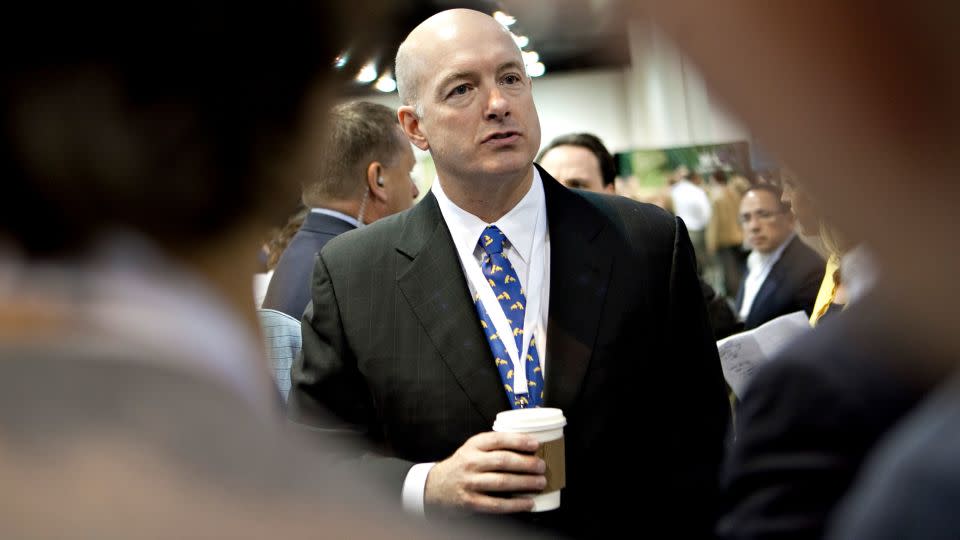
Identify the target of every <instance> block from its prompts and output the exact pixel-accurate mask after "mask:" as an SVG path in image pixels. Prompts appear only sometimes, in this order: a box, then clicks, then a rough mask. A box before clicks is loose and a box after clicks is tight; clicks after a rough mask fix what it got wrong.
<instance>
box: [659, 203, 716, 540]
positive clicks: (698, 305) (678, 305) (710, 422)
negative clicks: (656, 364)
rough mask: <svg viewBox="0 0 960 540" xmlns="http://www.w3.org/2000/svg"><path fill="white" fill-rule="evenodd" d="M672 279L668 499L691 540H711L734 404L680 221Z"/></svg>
mask: <svg viewBox="0 0 960 540" xmlns="http://www.w3.org/2000/svg"><path fill="white" fill-rule="evenodd" d="M675 223H676V226H675V233H674V234H675V236H674V241H673V257H672V264H671V273H670V295H669V313H668V314H667V317H668V320H667V325H668V326H667V328H668V329H669V330H668V331H669V332H670V336H669V339H668V341H667V342H668V343H671V344H673V346H672V351H671V353H672V358H671V359H670V360H671V361H670V367H668V368H667V369H669V370H670V372H669V373H668V374H667V375H668V376H669V380H670V381H672V382H673V383H675V384H676V390H675V391H674V394H675V396H676V399H674V400H673V403H671V405H670V406H671V414H670V415H668V416H669V419H668V421H666V424H665V425H664V427H663V429H664V431H665V433H666V435H667V437H665V443H666V444H667V448H666V449H665V451H667V452H668V453H670V454H672V455H673V456H674V459H675V461H676V462H679V463H683V464H684V466H683V467H681V468H679V470H672V471H670V474H671V475H673V480H672V481H671V482H670V483H669V485H670V486H671V488H670V489H671V490H672V491H673V493H669V494H666V495H668V496H669V498H670V499H672V500H671V501H670V506H671V507H673V508H681V509H684V510H686V511H687V512H685V515H684V516H683V517H680V518H679V519H680V520H681V521H682V522H683V524H684V525H683V527H682V529H683V530H684V531H685V532H686V533H689V534H683V535H680V534H678V537H679V536H684V537H688V536H689V537H695V538H709V537H711V536H712V531H713V526H714V520H715V518H716V515H717V511H718V506H719V505H718V486H717V484H718V476H719V470H720V465H721V462H722V459H723V452H724V446H725V444H724V440H725V437H726V432H727V429H728V427H729V423H730V404H729V401H728V398H727V390H726V388H727V387H726V383H725V381H724V378H723V373H722V371H721V369H720V359H719V356H718V354H717V347H716V342H715V341H714V339H713V332H712V330H711V328H710V324H709V322H708V319H707V313H706V309H705V307H704V297H703V290H702V288H701V286H700V281H699V279H698V277H697V273H696V262H695V261H696V259H695V257H694V253H693V246H692V245H691V243H690V238H689V236H688V235H687V230H686V227H685V226H684V224H683V221H682V220H680V219H679V218H677V219H676V220H675Z"/></svg>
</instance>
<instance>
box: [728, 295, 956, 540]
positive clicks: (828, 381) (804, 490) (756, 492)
mask: <svg viewBox="0 0 960 540" xmlns="http://www.w3.org/2000/svg"><path fill="white" fill-rule="evenodd" d="M894 319H895V317H891V312H890V310H889V309H888V307H887V305H886V304H884V303H881V302H879V301H878V300H877V298H875V297H867V298H864V299H863V301H862V303H858V304H856V305H853V306H851V307H850V308H849V309H848V310H846V311H844V312H843V313H841V314H839V315H837V318H836V320H835V321H828V322H827V323H825V324H822V325H820V326H818V327H817V329H816V331H814V332H813V333H812V334H811V335H809V336H805V337H804V338H801V339H800V340H798V342H797V343H795V344H794V345H792V346H790V347H789V348H788V349H787V350H786V351H784V352H783V353H782V354H780V355H778V357H777V358H776V360H775V361H773V362H771V363H769V364H767V365H764V366H762V368H761V369H760V370H759V371H758V372H757V374H756V376H755V377H754V378H753V380H751V382H750V385H749V386H748V388H747V390H746V392H745V393H744V395H743V397H742V399H741V401H740V403H739V407H738V408H737V414H736V423H737V430H736V433H737V439H736V441H735V443H734V444H733V446H732V448H731V450H730V452H729V455H728V458H727V461H726V463H725V464H724V470H723V475H722V487H723V513H722V516H721V519H720V520H719V522H718V527H717V533H718V536H719V537H720V538H723V539H725V540H733V539H744V540H745V539H754V538H769V539H775V538H776V539H786V538H822V537H823V534H824V529H825V527H826V526H827V523H828V521H829V518H830V516H831V514H832V513H833V511H834V510H835V508H836V506H837V504H838V502H839V501H840V500H841V498H842V497H843V496H844V495H845V494H846V492H847V490H848V489H850V486H851V484H852V483H853V481H854V479H855V478H856V477H857V475H858V474H859V472H860V470H861V468H862V465H863V463H864V460H865V458H866V456H867V455H868V453H869V452H870V451H872V450H873V448H874V446H875V445H876V444H877V443H878V441H880V440H881V438H882V437H883V436H884V435H885V434H886V432H887V431H888V430H890V428H891V427H892V426H893V425H894V424H895V423H896V422H897V421H899V420H900V419H901V418H902V417H903V416H904V415H905V414H906V413H907V412H908V411H910V409H911V408H912V407H914V406H915V405H916V404H917V403H918V402H919V401H920V400H921V399H922V398H923V396H924V395H925V394H926V393H927V392H928V391H929V389H930V388H931V387H932V386H933V385H934V384H935V383H936V381H937V380H938V377H937V376H936V373H935V372H933V371H928V372H926V373H920V372H917V371H913V370H911V369H908V368H907V367H906V365H905V363H904V362H903V358H906V357H909V355H910V348H909V346H908V345H906V344H905V343H904V342H903V340H902V339H900V338H899V336H898V331H897V325H896V324H895V322H894ZM862 538H872V536H863V537H862Z"/></svg>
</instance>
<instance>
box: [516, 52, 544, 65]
mask: <svg viewBox="0 0 960 540" xmlns="http://www.w3.org/2000/svg"><path fill="white" fill-rule="evenodd" d="M520 54H521V55H522V56H523V65H525V66H529V65H530V64H536V63H537V62H539V61H540V55H539V54H538V53H537V51H523V52H521V53H520Z"/></svg>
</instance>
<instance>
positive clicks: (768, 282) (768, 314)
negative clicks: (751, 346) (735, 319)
mask: <svg viewBox="0 0 960 540" xmlns="http://www.w3.org/2000/svg"><path fill="white" fill-rule="evenodd" d="M789 242H790V243H789V244H787V247H786V248H784V250H783V253H782V254H781V255H780V259H779V260H777V262H776V263H775V264H774V265H773V268H771V269H770V273H769V274H768V275H767V279H765V280H764V281H763V284H762V285H760V290H759V291H757V296H756V297H755V298H754V299H753V305H751V306H750V313H748V314H747V317H746V320H745V321H744V323H745V324H744V328H745V329H747V330H749V329H751V328H756V327H757V326H760V325H761V324H763V323H765V322H767V321H769V320H772V319H776V318H777V317H779V316H781V315H787V314H788V313H793V312H795V311H805V312H807V315H810V312H811V311H812V310H813V304H814V303H815V302H816V300H817V292H819V291H820V283H821V282H822V281H823V274H824V270H825V269H826V262H825V261H824V260H823V257H821V256H820V255H819V254H818V253H817V252H816V251H814V250H813V249H811V248H810V247H809V246H807V245H806V244H804V243H803V240H800V238H799V237H797V236H794V237H793V238H792V239H790V241H789ZM746 274H747V273H746V272H744V278H743V280H742V281H741V282H740V292H739V293H737V311H738V312H739V311H740V307H741V306H743V289H744V283H745V282H746V279H747V278H746Z"/></svg>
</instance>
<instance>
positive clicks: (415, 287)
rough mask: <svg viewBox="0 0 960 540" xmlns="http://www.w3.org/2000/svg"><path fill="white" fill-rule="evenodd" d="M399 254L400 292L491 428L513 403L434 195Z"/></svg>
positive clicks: (404, 236)
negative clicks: (400, 259)
mask: <svg viewBox="0 0 960 540" xmlns="http://www.w3.org/2000/svg"><path fill="white" fill-rule="evenodd" d="M396 249H397V251H398V252H399V253H400V254H401V256H402V257H403V261H402V262H401V264H400V265H399V267H398V270H397V283H398V285H399V287H400V290H401V291H402V293H403V295H404V297H405V298H406V300H407V302H408V303H409V304H410V307H411V309H413V312H414V314H416V316H417V319H418V320H419V321H420V324H421V325H422V326H423V328H424V330H425V331H426V332H427V335H428V336H429V337H430V340H431V341H432V342H433V345H434V346H435V347H436V349H437V351H438V352H439V353H440V356H441V357H442V358H443V361H444V362H445V363H446V364H447V366H448V367H449V368H450V371H452V372H453V375H454V377H455V378H456V379H457V382H458V383H459V385H460V387H461V388H462V389H463V391H464V392H465V393H466V394H467V396H468V397H469V398H470V400H471V401H472V402H473V404H474V406H475V407H476V409H477V411H478V412H479V413H480V414H481V415H482V416H483V417H484V418H485V419H486V420H487V421H488V422H489V423H490V425H492V424H493V421H494V419H495V417H496V415H497V413H498V412H500V411H503V410H507V409H509V408H510V404H509V403H508V401H507V396H506V394H505V393H504V391H503V386H502V383H501V381H500V374H499V373H498V372H497V369H496V367H495V366H494V365H493V357H492V356H491V353H490V346H489V345H488V344H487V342H486V338H485V336H484V335H483V330H482V329H481V328H480V322H479V319H478V317H477V311H476V308H475V307H474V304H473V301H472V300H471V298H470V290H469V289H468V288H467V283H466V279H465V278H464V276H463V270H462V268H461V267H460V259H459V256H458V255H457V251H456V248H455V246H454V244H453V239H452V238H451V237H450V232H449V230H448V229H447V226H446V224H445V223H444V221H443V217H442V215H441V214H440V208H439V206H438V205H437V200H436V198H435V197H434V196H433V194H432V193H428V194H427V196H426V197H425V198H424V200H423V201H421V202H420V203H419V204H418V205H417V206H416V207H415V208H414V209H413V210H411V213H410V216H409V219H408V220H407V223H406V224H405V226H404V229H403V231H402V232H401V235H400V240H399V242H398V243H397V246H396Z"/></svg>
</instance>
